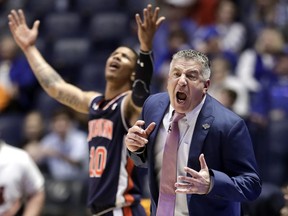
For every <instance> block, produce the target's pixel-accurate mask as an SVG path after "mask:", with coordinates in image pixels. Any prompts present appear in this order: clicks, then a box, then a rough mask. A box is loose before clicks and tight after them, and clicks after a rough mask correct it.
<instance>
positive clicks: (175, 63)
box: [170, 57, 203, 71]
mask: <svg viewBox="0 0 288 216" xmlns="http://www.w3.org/2000/svg"><path fill="white" fill-rule="evenodd" d="M191 68H195V69H197V70H199V71H202V69H203V66H202V64H201V62H199V61H197V60H196V59H192V58H184V57H183V58H176V59H173V60H172V61H171V64H170V70H172V69H179V70H180V69H181V70H189V69H191Z"/></svg>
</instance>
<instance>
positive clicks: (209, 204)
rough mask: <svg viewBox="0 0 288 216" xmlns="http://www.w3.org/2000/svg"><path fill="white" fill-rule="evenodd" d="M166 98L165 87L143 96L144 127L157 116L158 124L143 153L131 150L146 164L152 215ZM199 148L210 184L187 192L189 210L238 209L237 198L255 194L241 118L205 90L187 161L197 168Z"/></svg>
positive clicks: (234, 214) (233, 213) (256, 181)
mask: <svg viewBox="0 0 288 216" xmlns="http://www.w3.org/2000/svg"><path fill="white" fill-rule="evenodd" d="M169 104H170V102H169V97H168V94H167V93H159V94H156V95H152V96H150V97H149V98H148V99H147V100H146V102H145V104H144V107H143V111H142V119H143V120H144V121H145V127H147V125H149V124H150V123H151V122H153V121H154V122H156V127H155V129H154V130H153V132H152V133H151V134H150V136H149V142H148V143H147V145H146V149H145V151H144V152H143V153H142V154H135V153H131V152H130V156H131V158H132V159H133V161H134V162H135V164H136V165H137V166H142V167H148V173H149V187H150V191H151V211H152V212H151V215H152V216H153V215H155V214H156V206H157V202H158V195H159V187H158V184H157V181H156V173H155V170H154V167H155V158H154V145H155V141H156V137H157V132H158V130H159V126H160V125H161V122H162V119H163V117H164V115H165V112H166V110H167V109H168V108H169ZM201 153H204V156H205V159H206V163H207V166H208V168H209V170H210V174H211V175H212V176H213V178H214V187H213V188H212V190H211V191H210V192H209V193H208V194H207V195H196V194H193V195H190V194H189V195H187V204H188V208H189V215H191V216H210V215H211V216H220V215H221V216H238V215H240V203H241V202H243V201H250V200H254V199H256V198H257V197H258V196H259V194H260V192H261V180H260V178H259V175H258V170H257V169H258V168H257V165H256V161H255V157H254V152H253V146H252V142H251V139H250V135H249V132H248V129H247V127H246V125H245V122H244V120H243V119H241V118H240V117H239V116H237V115H236V114H234V113H233V112H231V111H230V110H228V109H226V108H225V107H224V106H222V105H221V104H220V103H219V102H218V101H216V100H215V99H214V98H212V97H211V96H210V95H207V97H206V100H205V103H204V105H203V107H202V110H201V111H200V113H199V116H198V119H197V121H196V125H195V130H194V135H193V138H192V141H191V147H190V150H189V157H188V167H190V168H192V169H195V170H196V171H199V170H200V163H199V155H200V154H201ZM183 154H187V153H186V152H183Z"/></svg>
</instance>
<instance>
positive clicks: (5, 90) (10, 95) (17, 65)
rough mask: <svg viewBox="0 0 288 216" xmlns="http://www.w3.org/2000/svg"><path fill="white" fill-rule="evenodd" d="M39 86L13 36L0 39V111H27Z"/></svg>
mask: <svg viewBox="0 0 288 216" xmlns="http://www.w3.org/2000/svg"><path fill="white" fill-rule="evenodd" d="M38 87H39V85H38V83H37V81H36V78H35V77H34V75H33V73H32V71H31V69H30V66H29V64H28V62H27V60H26V58H25V57H24V56H23V54H21V53H20V52H19V48H18V46H17V45H16V43H15V42H14V40H13V38H12V37H11V36H8V35H4V36H2V37H1V39H0V95H1V97H0V98H1V99H0V111H1V112H4V111H10V110H15V109H16V110H17V111H21V112H22V111H24V112H25V111H28V110H30V109H31V108H32V107H33V98H35V95H36V93H35V92H37V91H35V90H36V89H37V88H38Z"/></svg>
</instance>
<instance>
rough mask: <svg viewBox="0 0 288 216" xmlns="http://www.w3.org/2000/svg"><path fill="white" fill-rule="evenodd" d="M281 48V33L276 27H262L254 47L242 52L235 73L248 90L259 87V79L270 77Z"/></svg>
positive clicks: (254, 90)
mask: <svg viewBox="0 0 288 216" xmlns="http://www.w3.org/2000/svg"><path fill="white" fill-rule="evenodd" d="M283 48H284V38H283V35H282V33H281V32H280V31H279V30H277V29H276V28H264V29H263V30H262V31H261V32H259V35H258V36H257V40H256V43H255V46H254V48H249V49H246V50H245V51H244V52H242V54H241V56H240V58H239V61H238V64H237V67H236V71H235V73H236V75H237V76H238V77H239V78H240V79H241V80H242V81H243V82H244V83H245V85H246V86H247V88H248V89H249V91H250V92H257V91H258V90H260V89H261V85H260V83H259V81H260V80H261V79H270V78H272V76H273V73H272V69H273V68H274V66H275V57H276V54H278V53H279V52H280V51H281V50H282V49H283Z"/></svg>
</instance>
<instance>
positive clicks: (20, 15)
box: [8, 9, 40, 51]
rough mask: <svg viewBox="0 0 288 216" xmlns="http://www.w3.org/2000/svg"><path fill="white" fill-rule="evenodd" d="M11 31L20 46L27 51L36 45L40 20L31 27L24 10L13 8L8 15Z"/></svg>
mask: <svg viewBox="0 0 288 216" xmlns="http://www.w3.org/2000/svg"><path fill="white" fill-rule="evenodd" d="M8 19H9V27H10V31H11V33H12V35H13V37H14V40H15V41H16V43H17V44H18V46H19V47H20V48H21V49H22V50H23V51H25V50H26V49H28V48H29V47H30V46H33V45H35V42H36V39H37V36H38V28H39V25H40V21H39V20H36V21H35V22H34V24H33V27H32V28H31V29H30V28H29V27H28V26H27V23H26V18H25V15H24V12H23V11H22V10H21V9H20V10H17V11H16V10H12V11H11V12H10V14H9V15H8Z"/></svg>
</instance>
